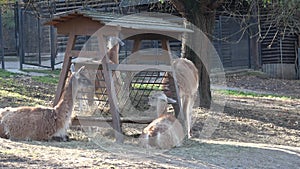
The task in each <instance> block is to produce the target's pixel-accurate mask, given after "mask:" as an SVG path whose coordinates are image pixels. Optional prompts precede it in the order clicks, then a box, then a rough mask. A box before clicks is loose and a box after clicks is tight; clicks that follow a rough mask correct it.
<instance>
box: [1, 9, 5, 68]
mask: <svg viewBox="0 0 300 169" xmlns="http://www.w3.org/2000/svg"><path fill="white" fill-rule="evenodd" d="M0 46H1V65H2V69H5V63H4V43H3V29H2V7H0Z"/></svg>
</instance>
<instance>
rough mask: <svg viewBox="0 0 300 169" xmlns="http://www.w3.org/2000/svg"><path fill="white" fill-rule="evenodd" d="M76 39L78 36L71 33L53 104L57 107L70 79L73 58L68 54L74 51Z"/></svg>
mask: <svg viewBox="0 0 300 169" xmlns="http://www.w3.org/2000/svg"><path fill="white" fill-rule="evenodd" d="M75 39H76V36H75V35H74V34H73V33H70V35H69V39H68V43H67V47H66V52H65V57H64V62H63V66H62V70H61V72H60V76H59V82H58V85H57V89H56V94H55V98H54V102H53V105H54V106H55V105H57V103H58V102H59V99H60V96H61V94H62V92H63V89H64V87H65V83H66V79H67V77H68V72H69V69H70V65H71V58H70V57H69V55H68V54H69V53H70V51H71V50H72V48H73V46H74V44H75Z"/></svg>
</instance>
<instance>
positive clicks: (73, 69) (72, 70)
mask: <svg viewBox="0 0 300 169" xmlns="http://www.w3.org/2000/svg"><path fill="white" fill-rule="evenodd" d="M70 70H71V72H72V73H74V72H75V66H74V63H72V64H71V67H70Z"/></svg>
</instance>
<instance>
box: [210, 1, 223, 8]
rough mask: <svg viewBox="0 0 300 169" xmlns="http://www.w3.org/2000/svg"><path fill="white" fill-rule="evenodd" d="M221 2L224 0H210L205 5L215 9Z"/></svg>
mask: <svg viewBox="0 0 300 169" xmlns="http://www.w3.org/2000/svg"><path fill="white" fill-rule="evenodd" d="M223 2H224V0H211V1H210V3H209V4H208V6H207V7H208V8H209V9H210V10H215V9H217V8H218V7H219V6H220V5H221V4H222V3H223Z"/></svg>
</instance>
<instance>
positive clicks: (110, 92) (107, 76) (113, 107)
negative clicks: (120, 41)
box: [97, 33, 124, 143]
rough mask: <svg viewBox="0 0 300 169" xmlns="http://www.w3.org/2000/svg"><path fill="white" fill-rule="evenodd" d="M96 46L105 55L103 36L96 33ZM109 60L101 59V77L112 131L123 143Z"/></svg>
mask: <svg viewBox="0 0 300 169" xmlns="http://www.w3.org/2000/svg"><path fill="white" fill-rule="evenodd" d="M97 39H98V42H99V43H98V45H99V49H100V51H101V52H105V53H106V49H105V46H106V45H104V44H106V43H105V42H106V41H105V39H104V37H103V34H101V33H97ZM108 63H109V59H108V56H107V55H106V54H105V55H104V58H103V59H102V67H103V71H102V72H103V76H104V80H105V84H106V90H107V96H108V102H109V105H110V111H111V114H112V123H113V129H114V130H115V133H114V134H115V138H116V142H117V143H123V142H124V136H123V134H122V128H121V120H120V111H119V110H118V108H117V105H118V104H117V98H116V95H117V94H116V90H115V86H114V81H113V78H112V70H111V69H109V68H108Z"/></svg>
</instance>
